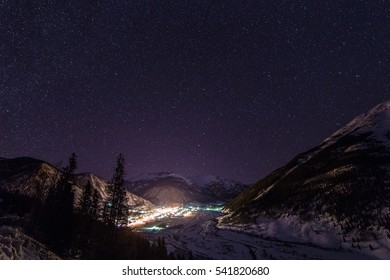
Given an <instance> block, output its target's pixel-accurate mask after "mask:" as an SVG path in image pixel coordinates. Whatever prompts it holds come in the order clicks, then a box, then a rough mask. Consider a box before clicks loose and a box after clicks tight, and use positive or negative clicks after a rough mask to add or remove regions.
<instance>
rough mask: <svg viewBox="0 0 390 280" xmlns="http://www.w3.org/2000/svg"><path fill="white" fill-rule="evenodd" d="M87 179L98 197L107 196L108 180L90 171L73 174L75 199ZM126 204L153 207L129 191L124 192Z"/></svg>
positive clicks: (103, 197) (104, 197) (105, 197)
mask: <svg viewBox="0 0 390 280" xmlns="http://www.w3.org/2000/svg"><path fill="white" fill-rule="evenodd" d="M88 181H89V182H90V183H91V185H92V187H93V188H94V189H96V190H97V191H98V192H99V194H100V197H101V198H102V199H103V200H105V199H107V197H108V185H109V182H108V181H107V180H105V179H103V178H101V177H99V176H96V175H94V174H92V173H80V174H76V175H75V176H74V182H75V184H76V185H77V188H76V192H75V196H76V199H77V198H78V197H79V196H80V194H81V191H82V189H83V188H84V186H86V185H87V183H88ZM126 196H127V204H128V205H129V206H131V207H134V206H136V207H145V208H153V207H154V205H153V203H151V202H150V201H148V200H146V199H143V198H141V197H139V196H137V195H135V194H133V193H131V192H127V193H126Z"/></svg>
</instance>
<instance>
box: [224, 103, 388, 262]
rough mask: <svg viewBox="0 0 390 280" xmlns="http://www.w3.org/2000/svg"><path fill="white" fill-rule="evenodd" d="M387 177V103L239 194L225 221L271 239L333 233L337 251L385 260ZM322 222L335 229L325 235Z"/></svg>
mask: <svg viewBox="0 0 390 280" xmlns="http://www.w3.org/2000/svg"><path fill="white" fill-rule="evenodd" d="M389 170H390V101H388V102H384V103H382V104H379V105H377V106H376V107H374V108H373V109H372V110H370V111H369V112H368V113H366V114H362V115H360V116H358V117H356V118H355V119H353V120H352V121H351V122H350V123H349V124H347V125H346V126H345V127H343V128H342V129H340V130H338V131H337V132H335V133H334V134H333V135H331V136H330V137H329V138H327V139H325V141H324V142H322V143H321V144H320V145H319V146H317V147H315V148H313V149H311V150H309V151H307V152H305V153H302V154H300V155H298V156H296V157H295V158H293V159H292V160H291V161H290V162H289V163H287V164H286V165H285V166H283V167H281V168H279V169H277V170H275V171H274V172H272V173H271V174H269V175H268V176H266V177H265V178H264V179H262V180H260V181H259V182H257V183H256V184H254V185H253V186H251V187H250V188H248V189H247V190H245V191H244V192H242V193H241V194H240V195H239V196H237V197H236V198H235V199H234V200H232V201H231V202H230V203H228V204H227V205H226V208H225V211H226V212H227V215H226V216H225V217H224V218H223V219H222V221H223V222H224V223H230V222H232V223H233V224H238V223H241V224H247V223H248V222H249V223H256V222H257V224H262V228H263V229H265V230H264V232H267V231H268V230H269V229H270V228H272V229H273V233H274V235H275V234H277V233H276V231H278V230H277V228H284V230H283V231H284V233H286V232H289V231H290V230H291V229H292V227H295V228H300V230H301V232H300V234H298V235H300V237H302V236H303V235H305V236H306V237H307V236H308V233H307V232H306V233H304V232H303V230H302V229H306V230H307V229H308V228H310V232H311V233H313V234H314V233H315V232H317V233H318V232H320V233H323V232H324V231H326V232H330V231H332V230H333V231H334V232H333V233H332V234H333V236H332V238H336V241H335V240H333V242H331V243H332V244H333V245H334V246H345V247H350V248H357V249H359V250H367V251H369V252H370V253H372V254H374V255H376V256H377V257H385V258H389V257H390V172H389ZM275 218H276V220H275ZM275 221H277V223H275ZM323 222H326V224H327V225H331V228H332V229H330V228H327V229H326V230H325V229H324V228H326V227H327V226H325V225H323ZM278 223H279V224H278ZM316 224H317V226H316ZM318 224H321V229H319V228H320V226H318ZM286 225H289V226H286ZM316 228H317V229H318V230H317V231H316ZM280 232H281V231H280ZM280 232H279V233H280ZM268 234H270V233H269V232H268ZM314 235H315V234H314ZM316 238H317V239H320V238H321V237H320V235H318V234H317V236H316ZM316 238H314V239H316ZM312 240H313V238H312Z"/></svg>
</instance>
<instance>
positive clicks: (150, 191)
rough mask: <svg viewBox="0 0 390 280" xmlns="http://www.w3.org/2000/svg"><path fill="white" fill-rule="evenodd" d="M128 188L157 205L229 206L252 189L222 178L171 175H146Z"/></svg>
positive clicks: (130, 183) (169, 173)
mask: <svg viewBox="0 0 390 280" xmlns="http://www.w3.org/2000/svg"><path fill="white" fill-rule="evenodd" d="M126 187H127V189H128V190H129V191H130V192H133V193H135V194H137V195H139V196H141V197H143V198H145V199H148V200H150V201H151V202H153V203H154V204H157V205H167V204H172V203H189V202H198V203H210V202H217V201H220V202H225V201H228V200H230V199H232V198H234V197H235V196H237V195H238V194H239V193H241V192H242V191H243V190H244V189H245V188H247V187H248V186H247V185H245V184H242V183H241V182H238V181H234V180H227V179H222V178H221V177H218V176H197V177H195V176H194V177H183V176H180V175H178V174H175V173H171V172H160V173H150V174H144V175H141V176H139V177H135V178H131V179H130V180H129V181H128V182H127V183H126Z"/></svg>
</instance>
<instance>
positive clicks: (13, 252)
mask: <svg viewBox="0 0 390 280" xmlns="http://www.w3.org/2000/svg"><path fill="white" fill-rule="evenodd" d="M55 259H59V257H58V256H56V255H55V254H54V253H52V252H51V251H49V250H48V249H47V248H46V247H45V246H44V245H43V244H41V243H40V242H38V241H36V240H34V239H32V238H31V237H29V236H27V235H25V234H24V233H22V232H21V231H20V230H19V229H17V228H13V227H9V226H0V260H55Z"/></svg>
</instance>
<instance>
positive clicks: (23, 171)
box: [0, 157, 153, 208]
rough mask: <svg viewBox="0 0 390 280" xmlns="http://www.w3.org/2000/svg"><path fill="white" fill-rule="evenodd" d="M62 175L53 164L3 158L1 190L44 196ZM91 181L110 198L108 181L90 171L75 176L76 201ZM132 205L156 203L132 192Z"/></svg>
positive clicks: (130, 197) (104, 196) (0, 178)
mask: <svg viewBox="0 0 390 280" xmlns="http://www.w3.org/2000/svg"><path fill="white" fill-rule="evenodd" d="M60 176H61V172H60V171H59V170H58V169H57V168H56V167H55V166H53V165H51V164H50V163H47V162H44V161H41V160H38V159H34V158H30V157H21V158H13V159H1V160H0V191H5V192H10V193H18V194H23V195H26V196H30V197H33V196H38V197H41V196H45V195H46V194H47V191H48V189H49V188H50V186H52V184H53V182H54V181H56V180H57V179H58V178H59V177H60ZM88 180H89V181H90V182H91V185H92V187H93V188H94V189H96V190H97V191H98V192H99V194H100V197H101V199H106V198H107V188H108V181H106V180H105V179H103V178H100V177H98V176H96V175H94V174H91V173H81V174H77V175H75V176H74V180H73V181H74V184H75V185H74V191H75V198H76V199H75V201H77V199H78V197H79V196H80V194H81V191H82V189H83V188H84V186H85V185H86V184H87V182H88ZM127 202H128V205H130V206H137V207H146V208H151V207H153V204H152V203H151V202H149V201H147V200H145V199H143V198H141V197H139V196H137V195H135V194H133V193H129V192H128V193H127Z"/></svg>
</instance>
